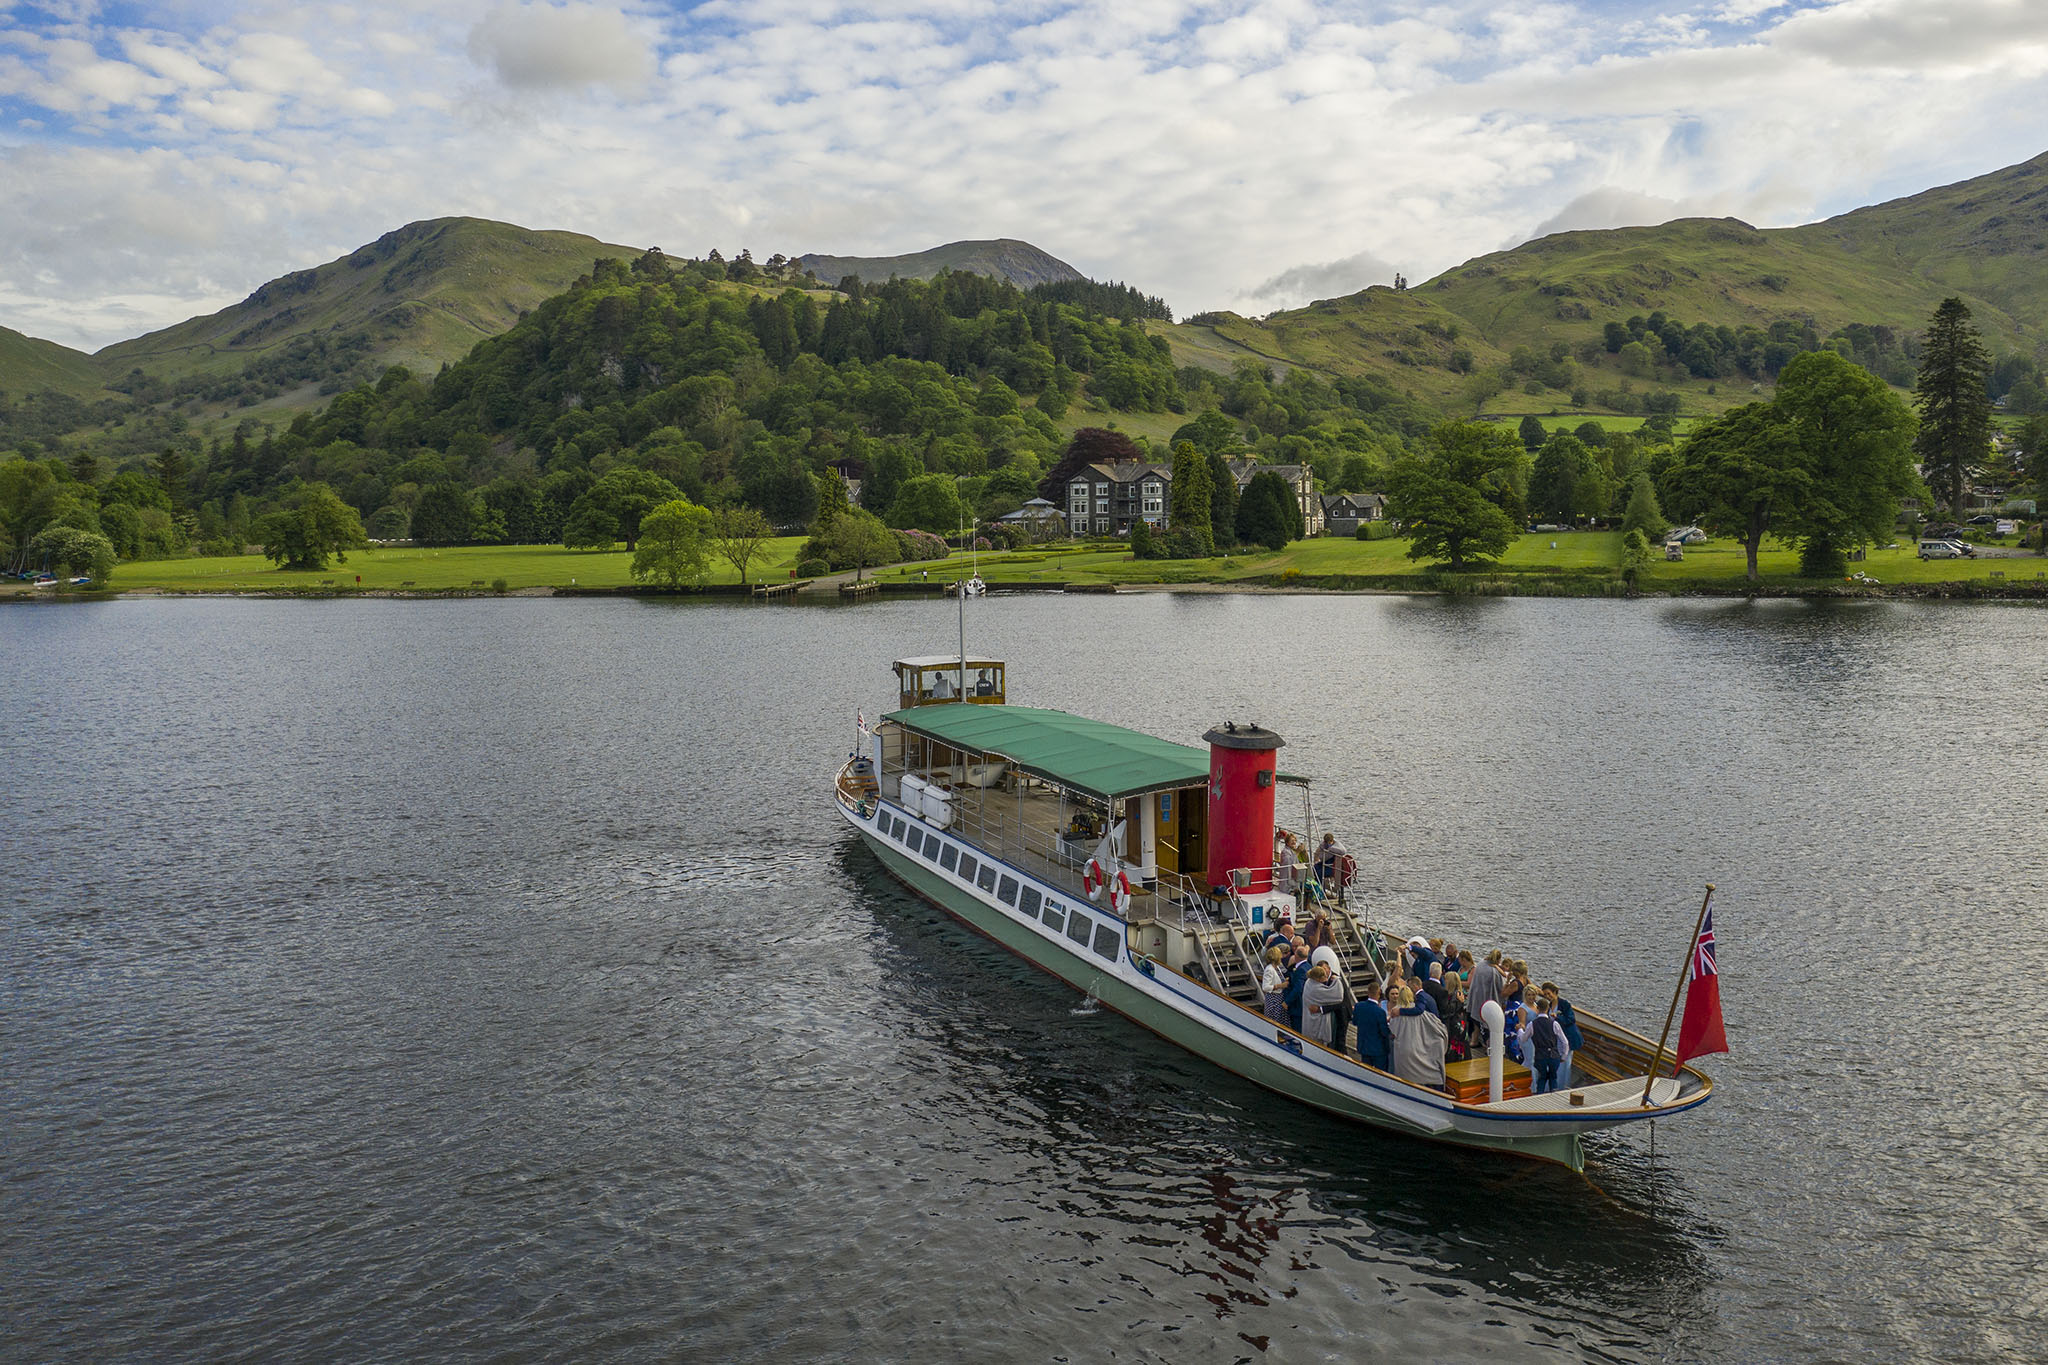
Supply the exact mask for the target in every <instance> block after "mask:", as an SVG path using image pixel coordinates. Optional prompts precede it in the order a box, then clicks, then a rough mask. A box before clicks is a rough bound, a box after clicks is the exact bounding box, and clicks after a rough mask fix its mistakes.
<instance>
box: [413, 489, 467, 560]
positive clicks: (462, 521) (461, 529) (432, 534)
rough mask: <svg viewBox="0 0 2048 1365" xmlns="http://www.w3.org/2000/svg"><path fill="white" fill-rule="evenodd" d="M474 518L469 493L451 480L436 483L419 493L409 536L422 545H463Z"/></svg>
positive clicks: (465, 542)
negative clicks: (450, 481) (449, 481)
mask: <svg viewBox="0 0 2048 1365" xmlns="http://www.w3.org/2000/svg"><path fill="white" fill-rule="evenodd" d="M474 520H475V516H474V513H473V511H472V509H471V507H470V501H469V494H468V493H467V492H466V491H464V490H463V489H462V488H461V487H459V486H458V485H456V484H452V483H437V484H434V485H433V486H431V487H429V488H427V489H425V490H423V491H422V492H421V493H420V500H419V503H418V505H417V506H415V507H414V508H413V509H412V538H413V539H414V540H416V541H418V542H419V543H420V544H422V545H466V544H468V543H469V539H470V532H471V530H472V523H473V522H474Z"/></svg>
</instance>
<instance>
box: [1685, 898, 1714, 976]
mask: <svg viewBox="0 0 2048 1365" xmlns="http://www.w3.org/2000/svg"><path fill="white" fill-rule="evenodd" d="M1719 975H1720V972H1719V970H1718V969H1717V968H1716V967H1715V966H1714V912H1713V909H1712V908H1711V907H1709V908H1708V910H1707V917H1706V918H1705V919H1704V920H1702V921H1701V922H1700V936H1699V938H1697V939H1696V940H1694V941H1693V945H1692V971H1691V972H1690V973H1688V974H1687V975H1686V978H1685V979H1686V980H1687V981H1697V980H1699V979H1700V978H1701V977H1703V976H1719Z"/></svg>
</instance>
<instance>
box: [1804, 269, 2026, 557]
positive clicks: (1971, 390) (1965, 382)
mask: <svg viewBox="0 0 2048 1365" xmlns="http://www.w3.org/2000/svg"><path fill="white" fill-rule="evenodd" d="M1990 367H1991V359H1990V357H1989V355H1987V354H1986V352H1985V350H1984V343H1983V342H1982V341H1980V340H1979V339H1978V337H1977V329H1976V328H1975V327H1973V326H1971V325H1970V310H1969V309H1968V308H1967V307H1965V306H1964V305H1963V301H1962V300H1961V299H1956V298H1949V299H1943V300H1942V301H1941V306H1940V307H1938V308H1936V309H1935V310H1934V318H1933V320H1932V321H1931V322H1930V323H1929V324H1928V327H1927V335H1926V337H1925V338H1924V339H1923V340H1922V342H1921V351H1920V377H1919V382H1918V383H1917V384H1915V385H1914V388H1913V404H1914V406H1915V407H1916V408H1917V409H1918V410H1919V413H1920V435H1919V437H1918V438H1917V439H1916V440H1915V441H1914V443H1913V448H1914V450H1915V452H1916V453H1918V455H1919V457H1920V464H1921V467H1922V468H1923V469H1924V470H1925V471H1926V474H1927V481H1928V482H1929V483H1930V484H1932V485H1933V486H1934V490H1935V492H1936V493H1937V494H1939V495H1940V497H1941V499H1942V501H1944V502H1945V503H1947V504H1948V512H1949V515H1950V516H1952V517H1960V516H1962V515H1963V511H1964V502H1963V493H1964V490H1965V486H1966V484H1967V483H1968V481H1969V477H1970V468H1971V466H1973V465H1975V464H1976V463H1977V462H1978V461H1979V460H1982V459H1983V458H1984V452H1985V451H1986V450H1987V449H1988V448H1989V446H1990V444H1991V400H1990V399H1989V398H1988V397H1987V396H1986V395H1985V378H1986V372H1987V371H1988V370H1989V369H1990ZM1787 368H1788V369H1789V368H1790V367H1789V366H1788V367H1787Z"/></svg>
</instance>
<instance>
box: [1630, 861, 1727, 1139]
mask: <svg viewBox="0 0 2048 1365" xmlns="http://www.w3.org/2000/svg"><path fill="white" fill-rule="evenodd" d="M1713 903H1714V884H1713V883H1712V882H1708V883H1707V894H1706V897H1705V899H1703V900H1701V901H1700V917H1699V919H1698V920H1697V921H1695V922H1694V924H1693V926H1692V937H1691V938H1689V939H1687V940H1686V943H1685V966H1684V967H1683V968H1682V969H1681V970H1680V971H1679V973H1678V984H1677V985H1676V986H1673V987H1672V988H1671V1008H1670V1009H1669V1010H1668V1011H1666V1013H1665V1015H1664V1032H1663V1033H1661V1034H1659V1035H1658V1036H1657V1055H1656V1056H1654V1057H1652V1058H1651V1059H1650V1074H1649V1075H1647V1076H1645V1077H1643V1098H1642V1100H1641V1101H1640V1103H1642V1104H1646V1105H1647V1104H1648V1103H1649V1102H1650V1087H1651V1086H1652V1085H1654V1084H1656V1081H1657V1073H1658V1072H1659V1071H1662V1070H1663V1069H1664V1044H1665V1041H1666V1040H1668V1039H1669V1038H1670V1037H1671V1021H1672V1020H1673V1019H1675V1018H1677V1017H1678V996H1679V993H1680V992H1681V991H1683V990H1684V989H1685V979H1686V977H1688V976H1690V975H1691V974H1692V958H1693V954H1694V953H1695V952H1697V951H1698V950H1699V942H1700V928H1701V926H1703V925H1705V924H1706V922H1707V907H1708V906H1709V905H1712V904H1713ZM1672 1074H1673V1075H1674V1076H1675V1075H1677V1074H1678V1073H1677V1070H1676V1069H1675V1068H1674V1069H1673V1071H1672Z"/></svg>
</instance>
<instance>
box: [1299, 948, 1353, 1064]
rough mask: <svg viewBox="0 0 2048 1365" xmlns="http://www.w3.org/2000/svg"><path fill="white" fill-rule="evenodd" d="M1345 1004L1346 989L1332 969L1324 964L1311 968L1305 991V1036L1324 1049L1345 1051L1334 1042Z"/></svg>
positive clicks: (1303, 1006)
mask: <svg viewBox="0 0 2048 1365" xmlns="http://www.w3.org/2000/svg"><path fill="white" fill-rule="evenodd" d="M1343 1003H1344V987H1343V985H1342V983H1340V982H1339V981H1338V980H1337V978H1336V976H1335V975H1334V974H1333V973H1332V972H1331V971H1330V969H1329V967H1328V966H1327V965H1325V964H1323V963H1321V962H1318V963H1317V964H1316V965H1315V966H1313V967H1311V968H1310V969H1309V973H1308V981H1307V982H1306V983H1305V984H1304V985H1303V986H1302V988H1301V1004H1302V1011H1301V1014H1302V1018H1301V1032H1302V1035H1303V1036H1304V1037H1306V1038H1308V1039H1310V1040H1311V1041H1313V1042H1318V1043H1321V1044H1322V1045H1323V1046H1324V1047H1339V1048H1341V1047H1342V1046H1343V1044H1342V1043H1334V1042H1332V1041H1331V1032H1332V1028H1331V1025H1332V1024H1333V1023H1334V1022H1335V1021H1336V1018H1337V1008H1338V1007H1339V1006H1340V1005H1342V1004H1343Z"/></svg>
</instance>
